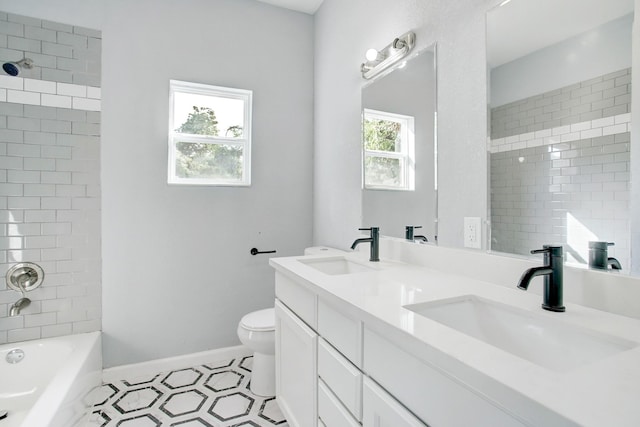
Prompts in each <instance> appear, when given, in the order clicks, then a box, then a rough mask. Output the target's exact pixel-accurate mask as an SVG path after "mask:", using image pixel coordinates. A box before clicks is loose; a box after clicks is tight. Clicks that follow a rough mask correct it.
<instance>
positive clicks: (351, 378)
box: [318, 338, 362, 421]
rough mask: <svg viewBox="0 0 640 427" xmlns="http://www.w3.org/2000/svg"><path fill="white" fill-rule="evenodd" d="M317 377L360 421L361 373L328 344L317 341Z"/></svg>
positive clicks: (323, 341) (320, 340)
mask: <svg viewBox="0 0 640 427" xmlns="http://www.w3.org/2000/svg"><path fill="white" fill-rule="evenodd" d="M318 344H319V345H318V376H319V377H320V378H321V379H322V380H323V381H324V382H325V383H326V385H327V386H328V387H329V388H330V389H331V391H333V393H334V394H335V395H336V397H337V398H338V399H340V401H341V402H342V404H343V405H344V406H345V407H346V408H347V409H348V410H349V412H351V415H353V416H354V417H355V418H356V419H357V420H358V421H360V420H361V419H362V395H361V393H362V392H361V390H362V372H360V370H359V369H358V368H356V367H355V366H353V365H352V364H351V362H349V361H348V360H347V359H346V358H345V357H344V356H343V355H341V354H340V353H338V352H337V351H336V350H335V349H334V348H333V347H331V345H330V344H329V343H327V342H326V341H325V340H323V339H322V338H320V339H319V340H318Z"/></svg>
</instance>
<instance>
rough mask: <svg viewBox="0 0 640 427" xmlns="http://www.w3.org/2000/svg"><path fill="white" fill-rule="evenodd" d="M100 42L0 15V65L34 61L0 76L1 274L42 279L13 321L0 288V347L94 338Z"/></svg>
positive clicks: (14, 296) (82, 31)
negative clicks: (33, 267)
mask: <svg viewBox="0 0 640 427" xmlns="http://www.w3.org/2000/svg"><path fill="white" fill-rule="evenodd" d="M0 9H1V7H0ZM101 42H102V41H101V35H100V32H99V31H95V30H91V29H88V28H84V27H80V26H71V25H64V24H60V23H57V22H52V21H48V20H40V19H34V18H30V17H25V16H22V15H16V14H6V13H0V46H2V47H0V63H4V62H5V61H17V60H19V59H22V58H23V57H28V58H30V59H32V60H33V61H34V67H33V69H31V70H23V71H22V72H21V73H20V75H19V76H18V77H10V76H7V75H5V74H4V72H0V74H2V75H0V98H1V100H2V102H0V275H1V276H2V277H3V278H4V276H5V273H6V271H7V270H8V269H9V268H10V267H11V266H13V265H15V263H17V262H26V261H28V262H35V263H37V264H39V265H40V266H41V267H42V268H43V270H44V273H45V280H44V283H43V285H42V286H41V287H39V288H38V289H35V290H33V291H31V292H29V293H28V294H27V296H28V297H29V298H30V299H31V300H32V303H31V305H30V306H28V307H27V308H26V309H24V310H23V311H22V313H21V315H20V316H14V317H6V316H7V315H8V310H9V308H10V306H11V304H13V303H14V302H15V301H17V300H18V299H19V298H20V297H21V294H20V293H19V292H17V291H14V290H11V289H10V288H9V287H8V286H6V285H5V281H4V280H2V281H1V283H0V343H5V342H16V341H22V340H27V339H37V338H46V337H52V336H59V335H66V334H71V333H80V332H89V331H97V330H99V329H100V321H101V309H102V306H101V286H100V276H101V274H100V269H101V266H100V251H101V249H100V243H101V242H100V111H99V109H100V101H99V98H100V87H99V86H100V55H101ZM87 85H88V86H87ZM5 317H6V318H5Z"/></svg>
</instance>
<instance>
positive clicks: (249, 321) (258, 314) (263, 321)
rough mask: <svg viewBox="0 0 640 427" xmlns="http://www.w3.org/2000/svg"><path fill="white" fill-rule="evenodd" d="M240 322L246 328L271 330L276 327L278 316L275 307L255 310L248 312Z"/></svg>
mask: <svg viewBox="0 0 640 427" xmlns="http://www.w3.org/2000/svg"><path fill="white" fill-rule="evenodd" d="M240 324H241V325H242V327H243V328H245V329H250V330H252V331H270V330H274V329H275V328H276V317H275V312H274V310H273V308H266V309H264V310H258V311H254V312H252V313H249V314H246V315H245V316H244V317H243V318H242V320H240Z"/></svg>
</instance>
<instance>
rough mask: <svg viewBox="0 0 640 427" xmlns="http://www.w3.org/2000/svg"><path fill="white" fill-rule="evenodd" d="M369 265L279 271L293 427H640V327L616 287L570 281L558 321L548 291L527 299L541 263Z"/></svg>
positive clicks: (361, 257) (388, 254) (424, 254)
mask: <svg viewBox="0 0 640 427" xmlns="http://www.w3.org/2000/svg"><path fill="white" fill-rule="evenodd" d="M368 255H369V254H368V252H367V251H366V249H365V250H364V251H356V252H342V253H340V252H337V251H336V252H330V253H328V254H327V255H322V256H317V255H314V256H299V257H287V258H275V259H272V260H271V261H270V263H271V265H272V266H273V267H274V268H275V270H276V389H277V399H278V403H279V405H280V407H281V409H282V411H283V413H284V414H285V416H286V418H287V420H288V422H289V425H291V426H299V427H308V426H315V425H317V426H326V427H340V426H352V427H356V426H358V425H364V426H376V427H403V426H425V425H428V426H431V427H441V426H446V427H449V426H453V427H455V426H472V425H477V426H492V427H501V426H505V427H506V426H545V427H552V426H605V425H610V426H616V427H622V426H637V425H640V407H639V405H638V404H637V402H638V401H640V347H639V345H640V344H639V343H640V320H638V319H637V318H633V317H629V316H628V313H625V312H624V307H623V308H621V309H620V310H609V308H608V307H607V306H606V304H608V303H607V302H606V300H609V299H610V298H609V296H608V295H607V286H609V285H610V284H611V282H610V281H611V280H612V279H611V277H610V276H611V275H607V274H604V273H597V272H589V271H578V270H576V271H573V270H572V269H571V268H566V269H565V270H566V271H565V282H566V287H567V288H566V293H565V305H566V312H564V313H556V312H550V311H545V310H542V308H541V302H542V296H541V293H542V286H541V283H542V280H541V279H540V278H536V279H534V280H533V281H532V282H531V288H530V291H529V292H523V291H521V290H518V289H517V288H516V284H517V281H518V271H519V272H520V273H521V272H522V271H523V270H524V269H523V267H525V268H528V267H530V266H532V265H535V264H533V263H532V262H531V261H528V260H522V259H516V258H508V257H499V256H495V255H489V254H485V253H480V252H475V251H465V250H459V249H446V248H437V247H434V246H430V245H416V244H411V243H405V242H401V241H399V240H395V239H383V240H382V241H381V248H380V258H381V261H380V262H369V261H368ZM443 259H449V262H447V263H445V262H441V261H442V260H443ZM594 275H595V276H594ZM613 280H618V279H617V278H614V279H613ZM619 280H627V281H629V280H630V281H634V282H638V280H637V279H632V278H624V279H623V278H622V277H620V279H619ZM509 282H511V284H509ZM578 282H579V283H578ZM599 282H602V283H599ZM616 283H617V282H616ZM633 285H635V286H638V285H639V284H638V283H630V282H629V283H627V282H625V283H623V284H622V285H621V286H623V287H629V286H633ZM633 292H637V291H635V290H634V291H633ZM594 296H596V297H595V298H594ZM629 296H630V297H632V296H633V295H629ZM600 300H602V301H605V302H603V303H602V304H604V306H602V307H597V305H598V304H599V302H598V301H600ZM592 301H596V303H595V306H596V308H599V309H595V308H590V307H586V306H584V305H591V306H592V307H593V306H594V304H591V302H592ZM636 301H637V300H636ZM576 302H577V303H576ZM580 303H584V305H581V304H580ZM610 303H611V304H614V303H613V302H610ZM621 304H622V305H623V306H624V302H622V303H621ZM636 305H637V302H636ZM605 310H608V311H605ZM611 311H613V312H611ZM616 311H618V312H619V313H618V314H614V313H615V312H616ZM620 312H622V313H620ZM620 314H626V315H624V316H623V315H620ZM636 317H637V316H636Z"/></svg>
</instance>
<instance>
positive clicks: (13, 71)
mask: <svg viewBox="0 0 640 427" xmlns="http://www.w3.org/2000/svg"><path fill="white" fill-rule="evenodd" d="M21 68H24V69H25V70H30V69H32V68H33V61H32V60H31V59H29V58H22V59H21V60H20V61H16V62H5V63H4V64H2V69H3V70H4V72H5V73H7V74H9V75H10V76H13V77H15V76H17V75H18V74H20V69H21Z"/></svg>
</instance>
